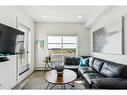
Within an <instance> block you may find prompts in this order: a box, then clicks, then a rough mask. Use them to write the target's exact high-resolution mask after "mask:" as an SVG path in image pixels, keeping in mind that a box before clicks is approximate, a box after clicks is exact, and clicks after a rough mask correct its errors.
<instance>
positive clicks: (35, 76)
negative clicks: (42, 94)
mask: <svg viewBox="0 0 127 95" xmlns="http://www.w3.org/2000/svg"><path fill="white" fill-rule="evenodd" d="M126 10H127V7H126V6H0V23H1V24H0V37H1V38H0V39H3V37H2V36H1V34H2V33H3V31H8V30H7V29H10V30H11V29H12V30H13V29H14V31H17V32H18V33H19V32H20V33H21V34H22V35H23V39H22V35H20V36H21V38H20V41H21V42H23V50H20V52H15V51H16V50H15V51H12V50H10V49H9V50H10V51H5V50H6V49H5V48H7V47H8V46H7V45H4V44H5V42H7V40H8V39H9V38H7V37H6V36H4V37H6V39H5V38H4V41H5V40H6V41H5V42H2V40H1V41H0V43H2V44H0V56H1V57H0V58H1V62H0V63H1V64H0V76H1V78H0V89H14V90H17V89H30V90H32V89H37V90H42V89H43V90H46V89H48V90H50V89H55V90H65V89H66V90H85V89H106V90H107V89H108V90H109V89H127V79H126V78H127V73H126V72H127V55H126V54H127V42H126V40H127V37H126V35H127V33H126V21H127V20H126V16H127V15H126V14H127V11H126ZM8 13H9V14H8ZM4 29H5V30H4ZM22 32H23V33H22ZM7 34H8V35H9V33H7ZM7 34H6V35H7ZM10 36H11V35H10ZM13 37H14V36H13ZM10 38H11V37H10ZM9 40H10V39H9ZM10 41H11V40H10ZM20 45H21V46H22V44H20ZM3 47H4V49H5V50H4V49H3ZM15 47H16V46H15ZM15 47H14V48H15ZM10 48H11V47H10ZM20 49H21V48H20ZM54 56H55V57H54ZM49 57H51V58H50V59H49ZM53 57H54V58H53ZM47 58H48V60H47ZM82 61H83V62H84V61H85V65H84V64H83V62H82ZM66 63H67V64H66ZM47 64H48V65H47ZM75 64H76V66H75ZM46 65H47V66H46ZM52 65H53V66H52ZM70 65H73V66H70ZM61 66H62V67H64V68H62V69H63V72H62V75H57V74H58V72H56V70H58V68H56V67H61ZM80 67H81V68H80ZM82 68H83V69H82ZM75 70H76V71H75ZM54 73H55V74H54ZM91 73H92V74H94V75H92V79H89V78H91V75H90V74H91ZM52 74H53V75H52ZM54 84H55V85H54Z"/></svg>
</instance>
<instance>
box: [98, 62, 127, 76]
mask: <svg viewBox="0 0 127 95" xmlns="http://www.w3.org/2000/svg"><path fill="white" fill-rule="evenodd" d="M100 73H101V74H103V75H104V76H106V77H122V78H123V77H124V78H126V77H127V66H126V65H123V64H118V63H115V62H111V61H105V63H104V65H103V67H102V69H101V71H100Z"/></svg>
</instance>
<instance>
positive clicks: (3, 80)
mask: <svg viewBox="0 0 127 95" xmlns="http://www.w3.org/2000/svg"><path fill="white" fill-rule="evenodd" d="M7 57H8V59H9V60H8V61H5V62H0V89H11V88H12V87H14V86H15V85H16V83H17V82H16V56H15V55H11V56H7Z"/></svg>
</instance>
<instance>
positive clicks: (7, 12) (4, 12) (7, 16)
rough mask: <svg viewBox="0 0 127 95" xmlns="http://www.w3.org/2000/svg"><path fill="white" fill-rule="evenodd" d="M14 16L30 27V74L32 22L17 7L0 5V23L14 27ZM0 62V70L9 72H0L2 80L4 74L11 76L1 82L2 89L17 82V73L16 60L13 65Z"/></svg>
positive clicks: (32, 68) (32, 42) (32, 58)
mask: <svg viewBox="0 0 127 95" xmlns="http://www.w3.org/2000/svg"><path fill="white" fill-rule="evenodd" d="M16 17H18V20H19V22H21V23H22V24H24V25H25V26H27V27H29V28H30V29H31V50H30V51H31V67H30V68H31V69H30V71H29V72H28V73H29V74H30V73H31V72H33V70H34V23H33V21H32V20H31V19H30V18H29V17H28V16H27V15H26V14H25V13H24V12H23V11H22V10H21V9H20V8H18V7H12V6H1V7H0V23H3V24H6V25H8V26H11V27H14V28H16ZM13 57H16V56H13ZM13 59H16V58H13ZM13 61H16V60H13ZM0 64H1V65H0V66H1V67H0V68H3V69H1V70H2V71H1V70H0V72H5V71H4V70H6V72H9V73H6V74H5V73H0V78H2V80H4V78H7V77H6V76H11V77H9V78H10V79H11V80H7V81H6V82H3V83H1V87H2V88H3V89H5V88H12V87H13V86H14V85H13V86H11V84H15V83H17V80H16V76H17V75H16V74H17V68H16V62H14V63H13V65H12V62H8V64H6V62H4V63H0ZM2 64H3V65H2ZM4 64H6V69H4V68H5V67H4ZM10 66H13V67H12V69H13V70H10V69H9V68H10ZM10 74H11V75H10ZM29 74H27V75H29ZM23 77H26V76H23ZM5 80H6V79H5ZM10 83H11V84H10ZM2 85H4V86H2ZM5 85H6V86H5ZM15 85H16V84H15Z"/></svg>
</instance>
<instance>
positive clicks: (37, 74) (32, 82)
mask: <svg viewBox="0 0 127 95" xmlns="http://www.w3.org/2000/svg"><path fill="white" fill-rule="evenodd" d="M44 74H45V71H34V72H33V73H32V74H31V75H30V76H28V77H27V78H26V79H25V80H23V81H22V82H21V83H20V84H18V85H17V86H16V87H14V88H13V89H15V90H16V89H33V90H34V89H36V90H39V89H40V90H45V88H46V86H47V84H48V83H47V82H46V81H45V79H44ZM74 85H75V87H71V86H70V85H66V89H67V90H73V89H74V90H76V89H77V90H84V89H85V87H84V85H83V83H82V81H81V80H80V79H79V78H77V79H76V81H75V82H74ZM50 86H52V85H50ZM49 88H50V87H49ZM53 89H56V90H57V89H58V90H59V89H61V86H56V87H54V88H53Z"/></svg>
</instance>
